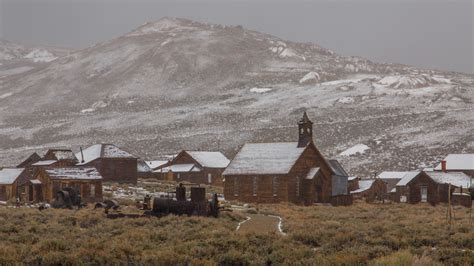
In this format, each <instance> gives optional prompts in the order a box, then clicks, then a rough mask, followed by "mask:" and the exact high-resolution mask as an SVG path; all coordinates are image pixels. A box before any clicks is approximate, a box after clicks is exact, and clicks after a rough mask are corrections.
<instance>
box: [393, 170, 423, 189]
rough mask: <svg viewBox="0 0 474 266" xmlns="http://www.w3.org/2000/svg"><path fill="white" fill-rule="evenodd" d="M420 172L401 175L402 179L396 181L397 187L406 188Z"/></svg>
mask: <svg viewBox="0 0 474 266" xmlns="http://www.w3.org/2000/svg"><path fill="white" fill-rule="evenodd" d="M420 173H421V171H410V172H405V175H403V177H402V179H400V181H398V183H397V186H406V185H407V184H408V183H410V181H412V180H413V178H415V177H417V176H418V175H419V174H420Z"/></svg>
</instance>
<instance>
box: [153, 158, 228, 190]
mask: <svg viewBox="0 0 474 266" xmlns="http://www.w3.org/2000/svg"><path fill="white" fill-rule="evenodd" d="M229 163H230V160H229V159H227V157H225V155H224V154H222V153H221V152H218V151H188V150H183V151H181V152H179V153H178V154H177V155H176V157H175V158H174V159H173V160H171V162H170V163H169V164H168V166H166V167H162V168H161V171H160V172H161V173H163V175H165V176H168V177H171V179H172V180H175V181H188V182H191V183H197V184H211V185H214V186H223V182H222V173H223V172H224V170H225V168H226V167H227V166H228V165H229Z"/></svg>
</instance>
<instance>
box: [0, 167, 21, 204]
mask: <svg viewBox="0 0 474 266" xmlns="http://www.w3.org/2000/svg"><path fill="white" fill-rule="evenodd" d="M25 175H26V171H25V168H3V169H1V170H0V201H9V200H15V199H16V198H17V197H18V180H20V179H21V177H22V176H25Z"/></svg>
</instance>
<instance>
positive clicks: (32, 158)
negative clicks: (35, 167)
mask: <svg viewBox="0 0 474 266" xmlns="http://www.w3.org/2000/svg"><path fill="white" fill-rule="evenodd" d="M38 161H41V156H39V155H38V153H36V152H34V153H32V154H31V155H30V156H28V158H26V159H25V160H23V161H22V162H21V163H20V164H18V165H17V166H16V167H17V168H26V167H30V166H31V165H32V164H34V163H36V162H38Z"/></svg>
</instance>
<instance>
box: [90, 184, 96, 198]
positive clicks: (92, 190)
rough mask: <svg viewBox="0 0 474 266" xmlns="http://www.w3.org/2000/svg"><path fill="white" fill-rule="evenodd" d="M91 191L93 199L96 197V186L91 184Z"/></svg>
mask: <svg viewBox="0 0 474 266" xmlns="http://www.w3.org/2000/svg"><path fill="white" fill-rule="evenodd" d="M90 191H91V197H95V184H91V187H90Z"/></svg>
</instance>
